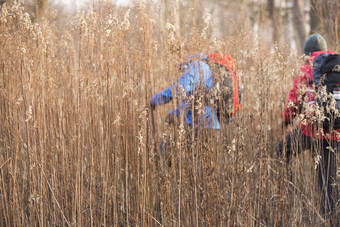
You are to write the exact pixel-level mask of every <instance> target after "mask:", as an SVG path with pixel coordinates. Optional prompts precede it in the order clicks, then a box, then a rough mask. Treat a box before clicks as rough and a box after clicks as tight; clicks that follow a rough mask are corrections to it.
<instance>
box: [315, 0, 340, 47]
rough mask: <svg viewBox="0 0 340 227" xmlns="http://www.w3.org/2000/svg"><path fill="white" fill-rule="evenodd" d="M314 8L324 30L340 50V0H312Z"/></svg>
mask: <svg viewBox="0 0 340 227" xmlns="http://www.w3.org/2000/svg"><path fill="white" fill-rule="evenodd" d="M311 1H312V8H313V10H314V11H315V13H316V15H317V16H318V18H319V20H320V25H321V27H322V29H323V32H324V33H326V34H327V36H328V37H329V38H330V39H331V40H330V42H331V43H332V44H333V45H334V47H335V49H336V50H337V51H339V32H340V29H339V21H340V2H339V0H328V1H324V0H311Z"/></svg>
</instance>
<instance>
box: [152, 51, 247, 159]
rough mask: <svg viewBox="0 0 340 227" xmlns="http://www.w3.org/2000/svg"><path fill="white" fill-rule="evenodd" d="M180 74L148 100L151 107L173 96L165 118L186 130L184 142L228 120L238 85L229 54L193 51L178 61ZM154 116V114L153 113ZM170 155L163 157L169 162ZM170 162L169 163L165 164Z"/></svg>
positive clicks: (163, 147)
mask: <svg viewBox="0 0 340 227" xmlns="http://www.w3.org/2000/svg"><path fill="white" fill-rule="evenodd" d="M179 73H180V77H179V79H178V80H176V81H175V82H174V83H173V84H172V85H171V86H169V87H168V88H166V89H164V90H162V91H160V92H158V93H157V94H155V95H154V96H153V97H152V98H151V100H150V106H151V109H152V112H153V110H154V109H155V108H156V106H160V105H164V104H167V103H169V102H171V101H173V100H174V99H176V101H177V102H176V103H177V106H176V108H175V109H172V110H170V111H169V113H168V115H167V117H166V121H167V122H168V123H170V124H173V123H174V118H175V116H176V117H177V119H178V122H179V124H178V125H181V124H182V125H183V126H185V128H186V129H187V130H188V131H189V130H191V132H192V133H188V134H187V135H188V136H191V138H187V139H188V141H187V144H188V146H190V144H191V143H192V142H193V141H194V140H195V138H197V136H198V134H197V133H198V128H201V132H203V131H204V132H207V133H215V134H216V135H217V136H218V132H219V131H220V129H221V125H223V124H226V123H230V122H231V121H232V119H233V118H234V116H235V114H236V112H237V111H238V110H239V108H240V106H241V105H240V99H241V93H242V92H241V88H242V87H241V86H240V78H239V76H238V74H237V70H236V65H235V63H234V61H233V59H232V57H231V56H230V55H229V54H221V53H211V54H209V55H204V54H202V53H199V54H192V55H190V56H189V57H187V58H186V59H185V60H184V61H183V62H182V63H180V64H179ZM152 115H153V114H152ZM167 145H168V143H167V142H165V143H161V144H160V152H161V155H163V154H162V153H163V150H166V146H167ZM169 159H170V156H169V157H167V158H165V160H168V161H169ZM168 164H169V165H171V163H168Z"/></svg>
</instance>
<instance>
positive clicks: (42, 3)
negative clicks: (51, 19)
mask: <svg viewBox="0 0 340 227" xmlns="http://www.w3.org/2000/svg"><path fill="white" fill-rule="evenodd" d="M46 6H47V0H34V14H35V19H38V18H41V17H43V16H44V15H45V10H46Z"/></svg>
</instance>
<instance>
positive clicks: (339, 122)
mask: <svg viewBox="0 0 340 227" xmlns="http://www.w3.org/2000/svg"><path fill="white" fill-rule="evenodd" d="M313 80H314V84H315V90H316V97H315V101H316V103H317V106H318V107H319V110H320V112H319V113H320V116H318V120H319V122H320V123H322V126H323V128H325V129H340V113H339V112H340V55H338V54H328V53H324V54H320V55H318V56H317V57H316V58H315V60H314V63H313Z"/></svg>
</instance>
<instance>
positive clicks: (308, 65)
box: [282, 51, 339, 140]
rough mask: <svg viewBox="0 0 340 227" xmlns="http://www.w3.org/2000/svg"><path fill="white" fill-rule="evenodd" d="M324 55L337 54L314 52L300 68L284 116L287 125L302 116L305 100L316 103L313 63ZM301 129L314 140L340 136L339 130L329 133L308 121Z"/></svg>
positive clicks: (333, 138) (302, 123)
mask: <svg viewBox="0 0 340 227" xmlns="http://www.w3.org/2000/svg"><path fill="white" fill-rule="evenodd" d="M323 53H329V54H334V53H335V52H331V51H315V52H313V53H312V55H311V56H310V57H309V58H308V59H307V60H306V62H305V64H303V65H302V66H301V67H300V73H299V74H298V75H297V76H296V77H295V78H294V87H293V89H292V90H290V92H289V96H288V99H287V102H286V106H285V111H284V112H283V114H282V115H283V118H284V120H285V122H286V123H290V122H291V121H292V120H293V119H294V118H295V117H297V116H298V115H299V114H301V106H302V104H303V100H302V99H303V98H305V99H306V98H307V103H314V89H313V61H314V59H315V58H316V57H317V56H318V55H319V54H323ZM302 94H303V95H302ZM299 127H300V130H301V131H302V132H303V133H304V134H305V135H307V136H309V137H312V138H317V139H331V140H336V139H338V137H339V135H337V134H338V132H337V131H339V130H337V131H332V132H329V130H327V129H318V128H317V127H316V125H314V124H312V123H311V122H310V121H307V120H305V121H302V122H300V123H299Z"/></svg>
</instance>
